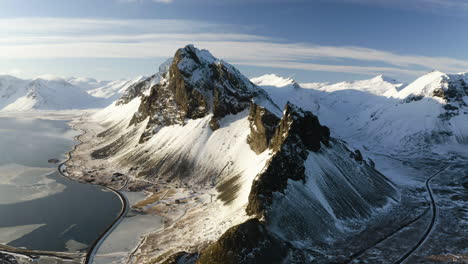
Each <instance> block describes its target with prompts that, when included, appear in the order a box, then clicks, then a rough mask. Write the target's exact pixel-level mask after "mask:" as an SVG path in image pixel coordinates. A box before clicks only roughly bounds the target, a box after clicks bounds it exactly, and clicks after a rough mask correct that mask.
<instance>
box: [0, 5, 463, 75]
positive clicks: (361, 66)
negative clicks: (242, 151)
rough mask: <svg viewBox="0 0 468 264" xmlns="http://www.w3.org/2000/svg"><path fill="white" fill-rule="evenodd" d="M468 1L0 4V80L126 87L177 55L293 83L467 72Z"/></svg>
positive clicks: (247, 73)
mask: <svg viewBox="0 0 468 264" xmlns="http://www.w3.org/2000/svg"><path fill="white" fill-rule="evenodd" d="M467 26H468V0H391V1H390V0H0V74H9V75H14V76H17V77H21V78H34V77H37V76H40V75H44V74H52V75H57V76H63V77H70V76H75V77H92V78H97V79H101V80H115V79H128V78H134V77H136V76H140V75H145V76H148V75H151V74H154V73H155V72H157V69H158V66H159V64H160V63H162V62H163V61H165V60H166V59H167V58H169V57H171V56H173V54H174V53H175V52H176V50H177V49H178V48H181V47H184V46H185V45H187V44H194V45H195V46H196V47H198V48H201V49H208V50H209V51H210V52H211V53H212V54H213V55H214V56H216V57H218V58H220V59H223V60H225V61H227V62H229V63H231V64H233V65H234V66H236V67H238V68H239V70H240V71H241V72H242V73H244V74H245V75H247V76H248V77H255V76H260V75H263V74H268V73H275V74H278V75H281V76H284V77H292V78H294V79H295V80H297V81H299V82H338V81H345V80H357V79H367V78H371V77H373V76H375V75H380V74H384V75H387V76H389V77H392V78H395V79H398V80H402V81H407V82H408V81H411V80H414V79H415V78H417V77H418V76H420V75H422V74H424V73H426V72H429V71H432V70H440V71H443V72H448V73H456V72H462V71H468V34H466V29H467Z"/></svg>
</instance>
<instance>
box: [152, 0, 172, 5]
mask: <svg viewBox="0 0 468 264" xmlns="http://www.w3.org/2000/svg"><path fill="white" fill-rule="evenodd" d="M153 2H156V3H164V4H170V3H172V2H174V0H153Z"/></svg>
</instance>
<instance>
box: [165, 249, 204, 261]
mask: <svg viewBox="0 0 468 264" xmlns="http://www.w3.org/2000/svg"><path fill="white" fill-rule="evenodd" d="M197 258H198V254H196V253H188V252H185V251H181V252H177V253H175V254H174V255H172V256H170V257H169V258H168V259H166V260H165V261H164V262H162V264H195V262H196V261H197Z"/></svg>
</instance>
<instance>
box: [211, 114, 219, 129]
mask: <svg viewBox="0 0 468 264" xmlns="http://www.w3.org/2000/svg"><path fill="white" fill-rule="evenodd" d="M210 128H211V130H213V131H215V130H217V129H218V128H219V121H218V119H217V118H215V117H213V118H211V120H210Z"/></svg>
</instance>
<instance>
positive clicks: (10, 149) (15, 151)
mask: <svg viewBox="0 0 468 264" xmlns="http://www.w3.org/2000/svg"><path fill="white" fill-rule="evenodd" d="M74 135H76V132H75V131H72V130H70V128H69V127H68V125H67V122H65V121H56V120H43V119H28V120H26V119H17V118H0V244H7V245H10V246H14V247H24V248H28V249H35V250H51V251H81V250H86V249H87V248H88V247H89V245H90V244H91V243H92V242H93V241H94V240H95V239H96V238H97V237H98V236H99V235H100V234H101V233H102V232H103V231H104V230H105V229H106V228H107V226H108V225H109V224H110V223H112V221H113V220H114V219H115V218H116V217H117V216H118V214H119V212H120V209H121V203H120V200H119V198H118V197H117V196H116V195H115V194H113V193H111V192H107V191H105V190H104V189H102V188H100V187H98V186H93V185H89V184H81V183H77V182H75V181H72V180H69V179H66V178H64V177H62V176H61V175H60V174H59V173H58V172H57V170H56V166H57V165H55V164H49V163H48V162H47V160H48V159H51V158H58V159H64V158H65V157H64V154H65V153H66V152H67V151H69V150H70V149H71V148H72V147H73V145H75V144H76V142H74V141H73V140H72V138H73V136H74Z"/></svg>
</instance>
